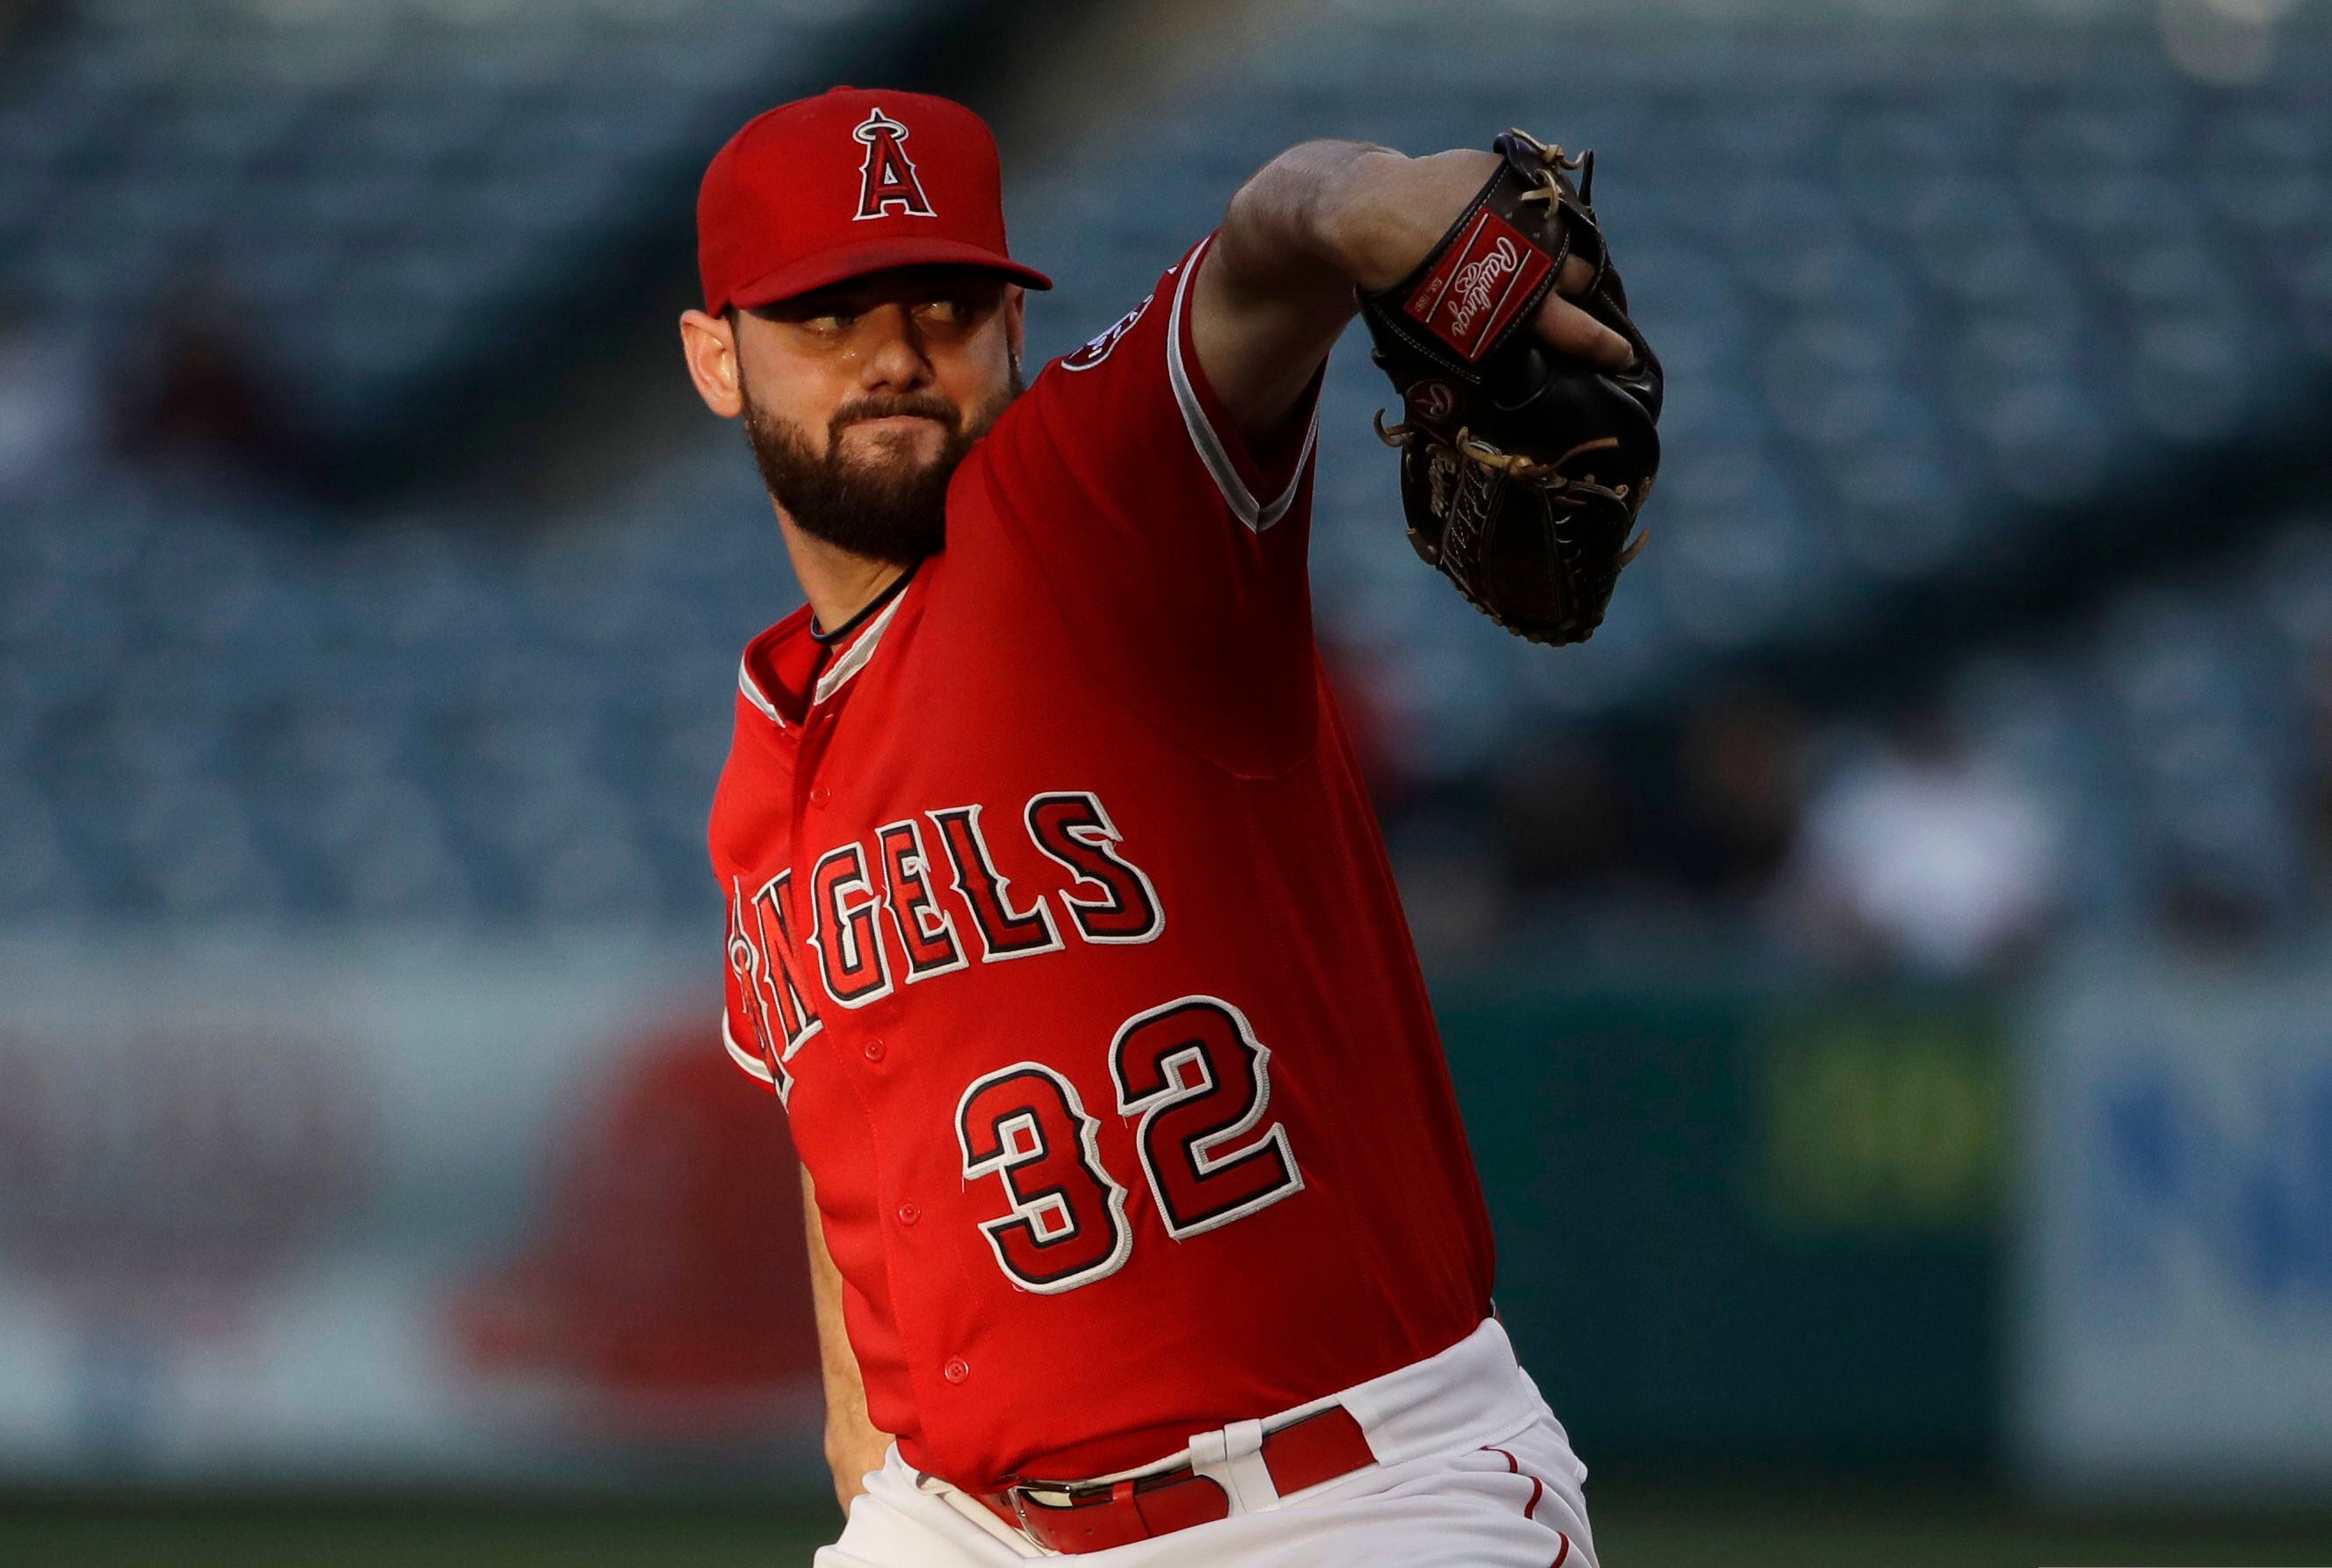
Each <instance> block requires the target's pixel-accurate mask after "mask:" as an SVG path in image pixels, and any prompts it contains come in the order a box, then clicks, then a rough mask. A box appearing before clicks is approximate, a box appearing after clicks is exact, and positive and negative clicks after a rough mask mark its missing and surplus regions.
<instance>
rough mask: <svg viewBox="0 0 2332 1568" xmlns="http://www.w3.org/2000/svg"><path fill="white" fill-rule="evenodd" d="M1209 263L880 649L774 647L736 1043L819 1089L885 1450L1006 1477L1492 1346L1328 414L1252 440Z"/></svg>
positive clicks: (729, 827)
mask: <svg viewBox="0 0 2332 1568" xmlns="http://www.w3.org/2000/svg"><path fill="white" fill-rule="evenodd" d="M1203 251H1204V242H1201V244H1200V245H1199V247H1198V248H1197V249H1194V250H1193V251H1192V252H1190V255H1188V256H1186V257H1185V258H1184V259H1183V262H1182V263H1181V264H1179V265H1178V266H1176V267H1174V268H1170V269H1169V270H1168V271H1167V273H1166V274H1165V276H1164V277H1162V278H1161V280H1159V284H1158V287H1157V289H1156V290H1155V291H1154V292H1153V293H1152V295H1151V296H1150V298H1148V299H1144V300H1143V301H1142V304H1141V305H1140V306H1138V307H1136V308H1135V309H1133V311H1132V312H1130V313H1129V314H1128V315H1127V316H1126V317H1125V318H1124V319H1123V320H1121V321H1120V322H1118V323H1117V325H1116V326H1114V327H1113V328H1110V330H1109V331H1107V332H1105V333H1104V334H1103V335H1102V336H1101V337H1097V338H1095V339H1094V340H1093V341H1092V342H1091V343H1089V344H1087V345H1086V346H1085V347H1083V348H1082V349H1080V350H1078V351H1077V352H1076V353H1075V354H1072V355H1069V356H1066V357H1065V358H1062V359H1059V360H1056V361H1055V362H1053V363H1052V364H1051V365H1049V366H1047V367H1046V368H1045V370H1044V372H1043V374H1041V375H1039V376H1037V380H1036V382H1035V383H1034V385H1032V386H1031V387H1030V388H1029V390H1028V391H1027V393H1026V394H1023V395H1022V396H1021V397H1020V398H1018V400H1017V401H1016V402H1015V403H1014V404H1012V406H1011V407H1010V408H1009V409H1008V410H1007V411H1006V413H1004V414H1003V416H1002V417H1001V418H1000V419H999V420H998V421H997V423H996V424H995V426H994V428H993V429H992V430H991V431H990V432H989V433H988V434H987V435H986V436H985V437H984V438H982V439H981V440H980V441H979V442H977V443H976V444H975V445H974V446H973V447H972V449H971V451H970V453H969V455H968V456H967V457H966V458H965V459H964V461H963V463H962V465H961V468H960V469H959V470H958V471H957V474H956V476H955V478H954V480H953V482H952V484H951V488H950V489H949V492H948V501H947V508H948V509H947V547H946V549H945V550H944V551H942V552H941V553H940V554H939V555H936V556H932V557H931V558H930V559H928V560H926V561H925V562H923V563H922V565H921V566H920V567H919V568H917V570H916V571H915V572H914V574H913V575H912V577H911V578H910V579H909V580H908V581H907V583H906V585H905V586H904V588H903V589H902V590H900V591H898V592H897V593H896V594H894V596H893V597H892V598H891V599H890V600H889V601H888V602H887V603H885V604H884V605H883V607H882V608H881V609H880V611H879V613H875V614H874V615H873V616H872V617H871V618H869V619H867V620H866V621H865V622H864V623H863V624H862V625H861V626H860V627H859V628H858V630H857V631H856V632H855V634H853V635H852V636H850V637H848V638H846V639H845V640H842V641H839V642H837V643H836V644H833V645H831V646H829V645H826V644H821V643H819V642H817V641H814V640H813V639H812V638H811V637H810V636H809V634H808V632H809V617H808V610H807V609H806V608H805V609H803V610H800V611H797V612H796V613H794V614H792V615H790V616H788V617H787V618H786V619H785V620H783V621H781V622H779V623H778V624H777V625H775V626H773V627H771V628H770V629H769V631H768V632H763V633H762V634H761V635H760V637H758V638H756V639H755V640H754V641H752V643H751V644H750V646H749V647H748V648H747V650H746V651H745V656H744V660H743V663H742V666H741V672H740V676H739V698H738V704H737V733H736V736H735V739H734V742H733V744H732V746H731V752H730V755H729V761H728V765H727V767H726V769H725V770H724V772H723V774H722V779H721V784H720V789H719V792H718V794H717V795H716V797H715V800H714V803H713V811H712V860H713V866H714V870H715V871H716V872H717V873H718V875H719V877H720V879H721V881H722V889H723V890H724V893H725V896H726V898H727V900H728V905H729V954H728V956H729V989H728V1011H727V1016H726V1018H725V1020H724V1034H725V1039H726V1041H727V1045H728V1049H729V1051H730V1054H731V1056H732V1057H733V1058H734V1059H735V1060H736V1061H737V1062H738V1064H739V1065H740V1066H741V1067H742V1068H744V1069H745V1070H747V1071H748V1072H750V1073H751V1074H752V1075H753V1076H754V1077H755V1078H756V1079H760V1080H761V1081H762V1082H764V1083H767V1084H769V1085H770V1086H771V1087H773V1088H776V1090H777V1091H778V1092H779V1095H780V1096H782V1097H783V1098H784V1100H785V1103H786V1106H787V1107H788V1114H789V1116H790V1118H791V1130H792V1133H793V1141H794V1144H795V1146H796V1147H797V1148H798V1151H799V1152H800V1155H801V1157H802V1161H803V1163H804V1164H805V1165H806V1166H807V1167H808V1171H809V1173H810V1175H811V1177H812V1179H813V1180H814V1181H815V1183H816V1184H817V1202H818V1208H819V1211H820V1213H821V1214H822V1216H823V1218H824V1222H825V1230H826V1240H827V1247H828V1249H829V1250H830V1251H831V1252H832V1254H833V1257H834V1261H835V1265H836V1269H838V1270H839V1272H840V1274H841V1276H842V1279H843V1285H844V1292H843V1302H844V1309H845V1321H846V1326H847V1327H848V1330H849V1335H850V1342H851V1345H852V1348H853V1349H854V1350H855V1353H856V1355H857V1359H858V1364H859V1366H860V1368H861V1370H862V1372H863V1373H864V1374H865V1385H866V1404H867V1411H868V1414H869V1415H870V1417H871V1418H872V1419H873V1421H874V1424H875V1425H876V1426H878V1427H880V1428H882V1429H883V1430H886V1431H890V1432H893V1433H894V1434H896V1435H897V1437H898V1440H899V1446H900V1449H901V1452H902V1453H903V1456H904V1457H905V1459H907V1461H908V1462H909V1463H910V1464H912V1465H913V1466H915V1467H916V1468H919V1469H922V1470H926V1471H929V1472H932V1473H934V1474H937V1475H940V1476H942V1477H944V1478H947V1479H949V1480H951V1481H952V1482H954V1483H956V1484H957V1485H959V1486H962V1487H970V1488H975V1489H981V1488H987V1487H991V1486H993V1485H995V1484H997V1483H999V1482H1000V1481H1001V1480H1002V1479H1003V1478H1005V1477H1007V1476H1009V1475H1013V1474H1024V1475H1033V1476H1039V1477H1048V1478H1061V1477H1070V1478H1074V1477H1080V1476H1087V1475H1095V1474H1101V1473H1104V1472H1107V1471H1111V1470H1115V1469H1123V1468H1132V1467H1133V1466H1136V1465H1140V1464H1142V1463H1145V1462H1147V1461H1149V1460H1151V1459H1156V1458H1158V1457H1160V1456H1161V1455H1163V1454H1169V1453H1171V1452H1174V1451H1176V1450H1178V1449H1180V1448H1181V1447H1182V1446H1183V1445H1184V1444H1185V1443H1186V1442H1187V1440H1188V1439H1189V1436H1190V1433H1192V1432H1195V1431H1199V1430H1207V1429H1209V1428H1213V1427H1219V1426H1222V1425H1225V1424H1227V1423H1228V1422H1230V1421H1240V1420H1247V1419H1250V1418H1253V1417H1257V1416H1262V1415H1266V1414H1268V1413H1270V1412H1272V1411H1278V1410H1283V1409H1285V1408H1287V1407H1289V1406H1292V1405H1295V1404H1298V1403H1301V1402H1305V1401H1306V1400H1310V1399H1314V1398H1317V1397H1320V1396H1322V1395H1324V1394H1327V1393H1330V1392H1333V1391H1335V1390H1338V1389H1341V1388H1344V1387H1346V1386H1349V1385H1351V1384H1352V1383H1359V1382H1362V1380H1364V1379H1367V1378H1371V1377H1373V1376H1376V1375H1378V1374H1380V1373H1385V1372H1388V1371H1391V1369H1393V1368H1394V1367H1397V1366H1400V1365H1403V1364H1407V1363H1410V1362H1412V1361H1416V1360H1419V1359H1420V1358H1422V1357H1424V1356H1428V1355H1431V1354H1435V1353H1436V1352H1438V1351H1440V1350H1442V1349H1444V1348H1446V1347H1447V1346H1448V1345H1453V1344H1455V1343H1456V1342H1457V1341H1458V1340H1459V1339H1461V1338H1463V1337H1464V1336H1465V1335H1467V1334H1468V1333H1469V1332H1471V1331H1472V1330H1473V1329H1474V1328H1475V1327H1476V1326H1477V1325H1478V1324H1479V1323H1480V1322H1481V1321H1482V1319H1483V1317H1484V1316H1486V1314H1487V1311H1488V1299H1489V1288H1490V1273H1491V1240H1490V1227H1489V1221H1488V1217H1487V1214H1486V1212H1485V1209H1484V1206H1483V1202H1482V1195H1481V1190H1480V1185H1479V1183H1478V1181H1477V1177H1476V1175H1475V1173H1474V1167H1473V1163H1472V1160H1471V1157H1470V1155H1469V1154H1468V1151H1467V1145H1466V1138H1465V1132H1464V1129H1463V1127H1462V1126H1460V1123H1459V1120H1458V1107H1457V1103H1456V1098H1455V1096H1454V1094H1453V1092H1452V1089H1451V1086H1450V1081H1449V1075H1448V1067H1447V1065H1446V1063H1445V1061H1444V1060H1443V1057H1442V1053H1441V1047H1440V1041H1439V1039H1438V1035H1437V1034H1436V1032H1435V1029H1434V1024H1433V1018H1432V1014H1431V1012H1430V1011H1429V1006H1428V1003H1427V998H1426V991H1425V985H1424V983H1423V980H1422V978H1421V977H1420V975H1419V971H1418V966H1417V960H1416V955H1415V951H1414V949H1413V946H1412V945H1411V943H1410V936H1409V930H1408V927H1407V924H1406V922H1405V921H1404V919H1403V917H1402V915H1401V910H1400V902H1399V898H1398V897H1397V895H1396V893H1395V890H1394V887H1393V880H1392V876H1391V870H1390V868H1389V866H1388V864H1387V862H1386V859H1385V854H1384V848H1383V842H1382V840H1381V837H1380V835H1379V833H1378V830H1377V826H1376V821H1375V818H1374V816H1373V814H1372V813H1371V810H1370V806H1369V803H1368V798H1367V795H1366V793H1365V791H1364V787H1363V784H1362V779H1361V776H1360V773H1359V771H1358V769H1357V767H1356V766H1355V765H1354V761H1353V757H1352V750H1351V748H1350V746H1348V745H1347V744H1346V740H1345V736H1344V734H1343V729H1342V727H1341V726H1340V723H1339V720H1338V717H1337V712H1336V706H1335V703H1334V701H1333V698H1331V696H1330V694H1329V689H1328V685H1327V682H1326V680H1325V679H1324V676H1323V674H1322V670H1321V667H1320V661H1319V657H1318V653H1317V651H1316V649H1315V647H1314V641H1313V636H1312V622H1311V600H1310V592H1309V587H1308V584H1307V581H1306V574H1305V543H1306V535H1307V532H1308V527H1309V521H1310V500H1311V490H1312V479H1311V472H1310V470H1311V462H1312V451H1313V436H1314V432H1315V431H1316V428H1317V423H1316V422H1317V413H1316V403H1317V398H1318V382H1317V381H1316V380H1315V381H1314V385H1313V389H1312V391H1311V393H1310V394H1308V396H1307V405H1308V406H1309V413H1310V418H1309V421H1308V422H1301V423H1300V427H1299V428H1295V429H1292V430H1291V432H1290V434H1289V435H1288V437H1287V438H1286V439H1285V442H1283V443H1282V446H1283V448H1284V450H1279V451H1264V452H1259V453H1258V452H1250V451H1247V447H1246V445H1245V443H1244V442H1242V440H1241V438H1240V436H1239V434H1238V432H1237V430H1236V428H1235V427H1234V426H1233V425H1232V423H1230V422H1229V420H1228V418H1227V417H1226V416H1225V415H1224V413H1223V412H1222V410H1221V407H1220V405H1219V403H1218V402H1217V401H1216V399H1215V397H1214V394H1213V393H1212V391H1211V389H1209V387H1208V385H1207V384H1206V382H1205V379H1204V378H1203V376H1202V375H1200V374H1199V366H1198V363H1197V358H1196V356H1195V355H1193V353H1192V352H1191V349H1190V322H1189V315H1188V310H1187V304H1188V301H1187V298H1186V296H1187V294H1188V291H1189V288H1188V286H1189V281H1190V275H1191V273H1192V271H1194V270H1195V266H1196V262H1197V259H1198V257H1199V255H1200V254H1201V253H1202V252H1203Z"/></svg>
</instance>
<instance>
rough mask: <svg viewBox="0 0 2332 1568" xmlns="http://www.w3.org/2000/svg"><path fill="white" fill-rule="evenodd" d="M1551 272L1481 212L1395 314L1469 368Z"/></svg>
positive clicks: (1539, 255)
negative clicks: (1401, 314)
mask: <svg viewBox="0 0 2332 1568" xmlns="http://www.w3.org/2000/svg"><path fill="white" fill-rule="evenodd" d="M1552 269H1553V261H1552V259H1551V258H1550V257H1549V256H1548V255H1547V253H1546V252H1544V251H1542V250H1540V249H1539V248H1538V247H1537V246H1536V245H1534V244H1532V243H1531V242H1530V241H1529V240H1528V239H1527V238H1525V237H1524V234H1523V233H1522V231H1520V230H1519V229H1517V228H1515V226H1514V225H1513V224H1512V223H1508V222H1506V221H1505V219H1504V218H1502V217H1500V216H1498V214H1496V213H1494V212H1491V211H1489V210H1488V209H1486V208H1485V209H1484V210H1483V211H1482V212H1480V213H1477V214H1475V218H1474V222H1473V223H1472V225H1471V226H1470V227H1468V228H1467V231H1466V233H1465V234H1464V235H1463V236H1462V237H1461V238H1459V240H1458V242H1457V243H1456V244H1453V245H1451V246H1450V247H1449V248H1448V250H1446V251H1444V252H1441V257H1440V260H1438V261H1436V262H1435V263H1434V265H1433V270H1432V271H1430V272H1428V273H1427V274H1426V275H1425V280H1424V281H1422V282H1421V283H1419V285H1418V286H1417V289H1416V290H1415V291H1414V292H1413V293H1411V294H1410V297H1409V299H1408V301H1407V302H1406V303H1405V304H1403V305H1402V307H1401V309H1402V310H1403V311H1404V312H1406V313H1407V314H1408V316H1409V317H1410V318H1411V319H1412V320H1414V321H1417V322H1419V324H1420V325H1422V326H1423V327H1424V328H1425V329H1426V330H1427V331H1429V332H1430V333H1432V334H1433V335H1434V336H1435V337H1438V338H1440V339H1441V341H1442V342H1444V343H1446V344H1448V346H1449V347H1450V348H1452V349H1453V350H1455V351H1456V352H1457V354H1458V356H1459V357H1460V358H1462V359H1464V360H1465V361H1466V362H1467V364H1469V365H1470V364H1472V363H1473V362H1474V361H1476V360H1477V359H1479V358H1480V357H1481V356H1482V354H1483V351H1484V350H1485V349H1486V348H1487V347H1489V346H1490V345H1491V344H1493V343H1495V342H1496V341H1497V340H1498V337H1499V335H1500V334H1501V333H1503V332H1504V331H1505V328H1506V326H1507V324H1508V323H1509V322H1511V321H1512V320H1513V319H1514V318H1515V312H1517V311H1518V310H1520V309H1522V307H1523V303H1524V301H1525V300H1527V299H1530V298H1531V297H1532V295H1533V294H1534V292H1535V291H1536V290H1537V288H1538V285H1539V281H1540V280H1542V279H1544V277H1545V276H1546V275H1547V273H1548V272H1549V271H1551V270H1552Z"/></svg>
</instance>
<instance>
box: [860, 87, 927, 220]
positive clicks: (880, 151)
mask: <svg viewBox="0 0 2332 1568" xmlns="http://www.w3.org/2000/svg"><path fill="white" fill-rule="evenodd" d="M850 134H851V135H852V136H854V137H855V138H858V139H859V140H860V141H862V142H864V143H865V144H866V157H865V161H864V162H862V163H861V164H860V165H859V166H858V217H859V218H862V219H864V218H879V217H881V216H883V215H884V214H885V213H897V214H900V215H902V216H904V217H910V218H933V217H937V216H938V215H939V214H936V213H934V212H932V199H931V198H930V197H929V196H927V195H923V182H922V176H919V175H917V174H916V173H915V164H914V160H913V158H910V157H908V156H907V147H906V141H907V134H908V132H907V128H906V127H905V126H903V125H901V124H900V123H899V122H898V121H897V120H895V119H892V118H891V117H890V116H889V115H887V114H884V112H883V111H882V110H881V109H875V110H874V112H873V113H871V114H869V115H868V116H867V117H866V118H865V119H864V120H862V121H860V122H859V126H858V128H857V129H855V130H854V131H852V132H851V133H850Z"/></svg>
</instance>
